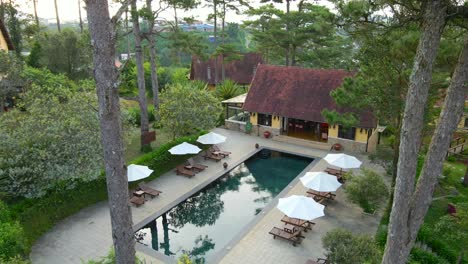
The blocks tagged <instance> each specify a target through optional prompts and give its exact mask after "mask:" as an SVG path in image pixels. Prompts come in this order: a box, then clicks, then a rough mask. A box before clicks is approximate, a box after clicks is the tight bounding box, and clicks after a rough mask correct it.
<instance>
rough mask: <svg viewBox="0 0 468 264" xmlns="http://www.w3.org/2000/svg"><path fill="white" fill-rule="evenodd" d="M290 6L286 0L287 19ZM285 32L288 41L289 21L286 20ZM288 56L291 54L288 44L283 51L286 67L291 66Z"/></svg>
mask: <svg viewBox="0 0 468 264" xmlns="http://www.w3.org/2000/svg"><path fill="white" fill-rule="evenodd" d="M290 5H291V0H286V15H287V16H288V18H289V11H290ZM286 32H287V33H288V34H287V36H288V39H290V38H289V20H287V22H286ZM290 54H291V44H290V43H289V44H288V47H287V48H286V50H285V63H286V66H290V65H291V64H290V63H291V62H290Z"/></svg>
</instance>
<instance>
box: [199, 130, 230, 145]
mask: <svg viewBox="0 0 468 264" xmlns="http://www.w3.org/2000/svg"><path fill="white" fill-rule="evenodd" d="M197 141H198V142H200V143H202V144H210V145H214V144H219V143H223V142H224V141H226V137H225V136H222V135H220V134H216V133H214V132H210V133H208V134H205V135H203V136H199V137H198V139H197Z"/></svg>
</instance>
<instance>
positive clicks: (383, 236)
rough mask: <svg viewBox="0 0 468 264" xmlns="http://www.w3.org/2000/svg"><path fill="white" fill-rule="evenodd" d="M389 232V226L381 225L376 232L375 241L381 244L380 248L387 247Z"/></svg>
mask: <svg viewBox="0 0 468 264" xmlns="http://www.w3.org/2000/svg"><path fill="white" fill-rule="evenodd" d="M387 234H388V226H387V225H379V227H378V229H377V232H376V233H375V242H376V243H377V245H379V247H380V248H385V244H386V243H387Z"/></svg>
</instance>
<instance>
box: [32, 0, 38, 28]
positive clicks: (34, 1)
mask: <svg viewBox="0 0 468 264" xmlns="http://www.w3.org/2000/svg"><path fill="white" fill-rule="evenodd" d="M32 1H33V6H34V20H36V25H37V26H38V27H39V17H38V16H37V3H36V1H37V0H32Z"/></svg>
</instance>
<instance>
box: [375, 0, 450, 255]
mask: <svg viewBox="0 0 468 264" xmlns="http://www.w3.org/2000/svg"><path fill="white" fill-rule="evenodd" d="M446 10H447V7H446V6H445V3H444V0H437V1H426V2H425V6H424V17H423V32H422V35H421V37H420V39H419V45H418V48H417V52H416V57H415V59H414V65H413V72H412V74H411V76H410V84H409V89H408V92H407V96H406V104H405V111H404V115H403V122H402V128H401V137H400V151H399V152H400V156H399V160H398V168H397V179H396V184H395V191H394V199H393V206H392V212H391V214H390V223H389V229H388V237H387V244H386V247H385V252H384V257H383V260H382V263H384V264H399V263H402V264H403V263H406V260H407V258H408V255H409V253H410V250H411V248H412V246H413V245H414V236H413V234H416V232H415V231H414V230H412V229H411V227H410V225H409V223H410V222H411V221H412V217H413V216H412V215H411V214H410V204H409V202H408V201H410V198H411V195H412V193H413V191H414V183H415V177H416V167H417V160H418V154H419V148H420V145H421V144H420V143H421V133H422V128H423V125H424V124H423V121H424V109H425V107H426V104H427V97H428V92H429V86H430V82H431V75H432V66H433V64H434V60H435V58H436V55H437V50H438V48H439V44H440V38H441V35H442V31H443V28H444V24H445V15H446ZM416 231H417V230H416Z"/></svg>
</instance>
